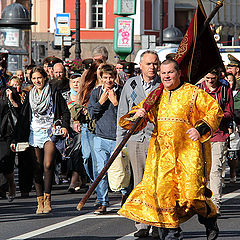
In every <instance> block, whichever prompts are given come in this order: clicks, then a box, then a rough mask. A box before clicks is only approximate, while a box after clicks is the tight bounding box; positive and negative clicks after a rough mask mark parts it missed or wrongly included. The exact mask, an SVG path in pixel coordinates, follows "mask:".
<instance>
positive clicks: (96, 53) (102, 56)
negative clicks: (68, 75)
mask: <svg viewBox="0 0 240 240" xmlns="http://www.w3.org/2000/svg"><path fill="white" fill-rule="evenodd" d="M92 57H93V59H94V60H102V61H103V62H104V63H106V61H107V60H108V50H107V49H106V47H104V46H97V47H95V48H94V49H93V50H92Z"/></svg>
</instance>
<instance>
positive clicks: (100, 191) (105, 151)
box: [94, 137, 116, 206]
mask: <svg viewBox="0 0 240 240" xmlns="http://www.w3.org/2000/svg"><path fill="white" fill-rule="evenodd" d="M115 145H116V141H114V140H109V139H105V138H101V137H95V138H94V151H95V156H96V159H97V172H98V174H99V173H100V172H101V171H102V169H103V167H104V166H105V165H106V163H107V161H108V160H109V158H110V156H111V153H112V152H113V151H114V148H115ZM96 192H97V199H98V201H99V202H100V203H101V204H102V205H103V206H108V204H109V199H108V178H107V174H106V175H105V176H104V177H103V179H102V180H101V181H100V183H99V184H98V186H97V188H96Z"/></svg>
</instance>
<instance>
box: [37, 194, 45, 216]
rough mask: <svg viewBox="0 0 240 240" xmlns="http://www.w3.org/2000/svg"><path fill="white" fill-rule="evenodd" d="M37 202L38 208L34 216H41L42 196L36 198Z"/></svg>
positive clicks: (42, 207)
mask: <svg viewBox="0 0 240 240" xmlns="http://www.w3.org/2000/svg"><path fill="white" fill-rule="evenodd" d="M37 201H38V207H37V211H36V214H42V213H43V209H44V206H43V196H39V197H37Z"/></svg>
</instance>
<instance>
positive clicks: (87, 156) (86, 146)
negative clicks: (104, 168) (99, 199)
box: [81, 123, 98, 182]
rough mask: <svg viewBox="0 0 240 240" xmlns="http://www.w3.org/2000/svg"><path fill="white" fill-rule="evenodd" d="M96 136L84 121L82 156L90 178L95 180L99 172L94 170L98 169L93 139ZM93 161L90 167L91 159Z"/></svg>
mask: <svg viewBox="0 0 240 240" xmlns="http://www.w3.org/2000/svg"><path fill="white" fill-rule="evenodd" d="M95 137H96V135H95V134H93V133H91V132H90V131H89V130H88V128H87V124H86V123H84V124H83V125H82V128H81V145H82V149H81V150H82V158H83V165H84V168H85V170H86V173H87V175H88V177H89V178H90V180H91V181H92V182H93V180H94V179H96V177H97V176H98V175H97V172H96V171H94V170H95V169H97V162H96V157H95V153H94V143H93V140H94V138H95ZM90 160H91V161H92V169H93V171H92V169H89V161H90Z"/></svg>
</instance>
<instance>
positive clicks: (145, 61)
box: [116, 50, 160, 238]
mask: <svg viewBox="0 0 240 240" xmlns="http://www.w3.org/2000/svg"><path fill="white" fill-rule="evenodd" d="M159 63H160V61H159V58H158V55H157V53H156V52H155V51H151V50H147V51H145V52H143V53H142V55H141V56H140V69H141V70H142V74H141V75H139V76H136V77H133V78H130V79H128V80H127V82H126V83H125V85H124V87H123V90H122V93H121V97H120V100H119V105H118V114H117V118H118V121H119V119H120V118H121V117H122V116H123V115H125V114H126V113H128V112H129V111H130V110H131V108H132V107H134V106H137V105H138V104H139V103H140V102H141V101H143V100H144V99H145V98H146V97H147V96H148V94H149V93H150V92H151V91H152V90H154V89H155V88H157V87H158V86H159V85H160V78H159V76H158V75H157V70H158V66H159ZM153 128H154V126H153V124H152V123H149V122H148V125H147V127H146V128H144V129H143V130H142V131H139V132H136V133H135V134H134V135H132V136H131V138H130V139H129V141H128V143H127V149H128V155H129V159H130V162H131V166H132V170H133V178H134V187H135V186H136V185H137V184H138V183H140V181H141V180H142V177H143V172H144V168H145V163H146V157H147V152H148V145H149V141H150V138H151V135H152V131H153ZM126 132H127V131H126V130H125V129H124V128H122V127H120V126H117V143H116V146H118V145H119V143H120V142H121V141H122V139H123V138H124V136H125V135H126ZM123 198H124V200H126V196H125V197H124V196H123ZM122 202H123V199H122ZM135 226H136V228H137V230H138V231H137V232H136V233H135V234H134V236H135V237H147V236H148V235H149V229H150V227H149V226H148V225H145V224H142V223H136V224H135ZM152 235H153V237H156V238H157V237H158V232H157V228H156V229H154V230H153V233H152Z"/></svg>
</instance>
